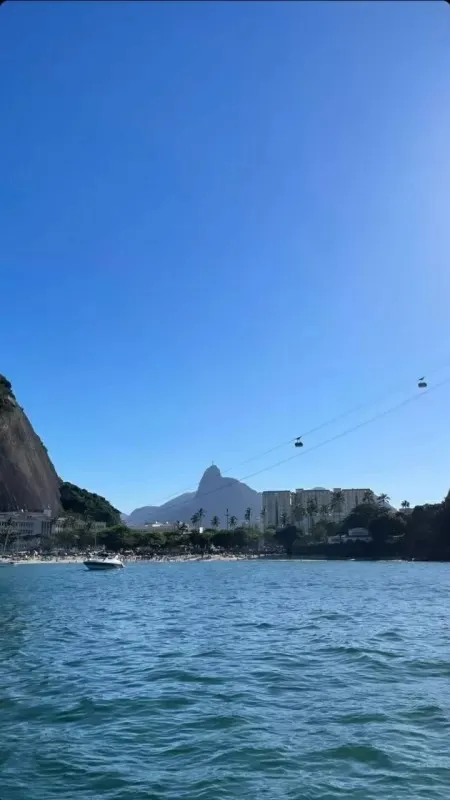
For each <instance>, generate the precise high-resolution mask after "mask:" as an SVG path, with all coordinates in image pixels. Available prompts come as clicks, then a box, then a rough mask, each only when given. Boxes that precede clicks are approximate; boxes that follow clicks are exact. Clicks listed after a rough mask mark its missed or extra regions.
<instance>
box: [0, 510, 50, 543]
mask: <svg viewBox="0 0 450 800" xmlns="http://www.w3.org/2000/svg"><path fill="white" fill-rule="evenodd" d="M51 532H52V512H51V509H50V508H46V509H45V511H42V512H41V511H37V512H33V511H1V512H0V548H4V549H5V550H7V549H10V548H11V547H13V548H14V549H20V548H21V547H32V546H36V544H38V543H39V541H40V540H41V539H42V537H44V536H50V534H51ZM9 540H10V544H9Z"/></svg>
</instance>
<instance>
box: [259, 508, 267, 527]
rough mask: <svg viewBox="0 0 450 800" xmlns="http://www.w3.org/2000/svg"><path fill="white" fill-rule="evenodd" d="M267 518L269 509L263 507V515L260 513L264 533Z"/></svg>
mask: <svg viewBox="0 0 450 800" xmlns="http://www.w3.org/2000/svg"><path fill="white" fill-rule="evenodd" d="M266 516H267V509H266V507H265V506H263V507H262V509H261V513H260V517H261V522H262V527H263V533H264V532H265V530H266Z"/></svg>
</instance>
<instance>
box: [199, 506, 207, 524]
mask: <svg viewBox="0 0 450 800" xmlns="http://www.w3.org/2000/svg"><path fill="white" fill-rule="evenodd" d="M205 515H206V511H205V509H204V508H199V510H198V511H197V516H198V526H199V528H201V527H202V522H203V520H204V519H205Z"/></svg>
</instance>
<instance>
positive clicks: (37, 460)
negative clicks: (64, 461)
mask: <svg viewBox="0 0 450 800" xmlns="http://www.w3.org/2000/svg"><path fill="white" fill-rule="evenodd" d="M59 483H60V482H59V478H58V476H57V474H56V471H55V468H54V466H53V464H52V462H51V461H50V458H49V456H48V453H47V450H46V448H45V447H44V445H43V444H42V442H41V440H40V439H39V436H37V434H36V433H35V432H34V430H33V427H32V425H31V423H30V421H29V419H28V417H27V416H26V414H25V413H24V411H23V409H22V408H21V407H20V406H19V405H18V403H17V401H16V399H15V397H14V394H13V391H12V388H11V384H10V383H9V381H8V380H7V379H6V378H4V377H3V375H0V511H17V510H19V509H22V508H23V509H26V510H28V511H42V510H43V509H44V508H46V507H47V506H50V508H51V509H52V512H53V513H55V512H58V511H59V510H60V508H61V503H60V496H59Z"/></svg>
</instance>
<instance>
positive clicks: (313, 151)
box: [0, 0, 450, 511]
mask: <svg viewBox="0 0 450 800" xmlns="http://www.w3.org/2000/svg"><path fill="white" fill-rule="evenodd" d="M449 98H450V8H449V7H448V6H447V5H446V4H445V3H444V2H410V3H408V2H399V3H395V2H389V3H371V2H364V3H356V2H349V3H339V2H334V3H331V2H330V3H326V2H323V3H319V2H315V3H313V2H311V3H308V2H305V3H295V2H289V3H283V2H276V3H270V2H263V3H258V2H252V3H245V2H236V3H231V2H230V3H215V2H209V3H201V2H199V3H189V2H182V3H176V2H172V3H132V2H128V3H118V2H113V3H109V2H101V3H94V2H90V3H87V2H86V3H81V2H72V3H70V2H67V3H55V2H52V3H39V2H30V3H27V2H20V3H19V2H11V0H9V1H8V2H7V3H6V4H5V5H3V6H2V7H1V8H0V119H1V125H0V289H1V297H2V302H1V311H0V334H1V359H0V371H1V372H3V373H5V374H6V375H7V376H8V377H9V378H10V380H11V381H12V382H13V386H14V389H15V391H16V394H17V396H18V398H19V400H20V402H21V404H22V405H23V406H24V407H25V410H26V411H27V413H28V415H29V416H30V418H31V421H32V423H33V425H34V426H35V428H36V430H37V432H38V433H39V434H40V436H41V437H42V438H43V440H44V441H45V443H46V444H47V446H48V449H49V452H50V455H51V457H52V459H53V461H54V463H55V465H56V468H57V470H58V472H59V474H60V475H61V476H62V477H63V478H64V479H66V480H71V481H73V482H75V483H77V484H80V485H82V486H84V487H86V488H88V489H91V490H93V491H97V492H98V493H100V494H104V495H106V496H107V497H108V499H110V500H111V501H112V502H113V503H114V504H115V505H117V506H119V507H120V508H121V509H122V510H123V511H130V510H132V509H133V508H134V507H136V506H138V505H144V504H148V503H156V502H160V501H163V500H164V499H167V497H168V496H170V495H172V494H174V493H178V492H179V491H181V490H184V489H186V488H188V487H191V486H194V485H195V484H196V483H197V481H198V480H199V478H200V476H201V473H202V472H203V470H204V469H205V468H206V467H207V466H208V465H209V464H210V463H211V461H213V460H214V462H215V463H216V464H218V466H219V467H221V468H222V470H226V469H227V468H229V467H231V468H232V474H234V476H235V477H241V476H245V475H248V474H249V473H251V472H256V471H258V470H259V469H261V468H263V467H265V466H267V465H270V464H272V463H274V462H276V461H279V460H283V459H284V458H289V457H290V456H291V455H294V454H295V451H294V448H293V447H292V445H288V446H286V447H285V448H280V449H279V450H278V451H276V452H275V453H273V454H269V455H267V456H264V457H262V458H260V459H255V460H254V461H252V462H251V463H250V464H247V465H245V466H238V465H239V464H240V463H241V462H242V461H245V460H246V459H248V458H250V457H252V456H254V455H257V454H259V453H261V452H264V451H265V450H267V449H269V448H271V447H272V446H275V445H277V444H278V443H280V442H283V441H286V440H288V439H290V438H291V437H293V436H296V435H299V434H301V433H304V432H305V431H308V430H309V429H311V428H314V427H316V426H318V425H320V424H321V423H323V422H325V421H326V420H328V419H330V418H332V417H335V416H336V415H338V414H340V413H342V412H345V411H346V410H348V409H350V408H351V407H353V406H355V405H358V404H363V405H364V404H366V403H367V404H369V402H370V401H371V400H374V399H375V400H376V399H377V398H378V401H379V402H377V403H375V404H374V405H373V406H372V407H370V408H365V409H364V410H363V411H361V412H359V413H358V414H356V415H353V416H350V417H348V418H346V419H343V420H341V421H339V422H338V423H335V424H334V425H331V426H329V427H328V428H324V429H323V430H321V431H320V432H316V433H314V434H311V435H310V436H309V437H308V436H307V437H306V438H305V448H304V451H302V454H301V455H300V456H299V457H298V458H296V459H293V460H291V461H289V462H286V463H285V464H281V465H280V466H278V467H276V468H274V469H272V470H270V471H267V472H263V473H261V474H260V475H255V476H254V477H253V478H251V479H249V483H250V484H251V485H252V486H254V488H257V489H270V488H275V489H277V488H278V489H281V488H296V487H309V486H315V485H322V486H330V487H333V486H341V487H352V486H354V487H358V486H363V487H365V486H369V487H371V488H373V489H374V490H375V491H378V492H381V491H385V492H387V493H388V494H389V495H390V496H391V497H392V499H393V501H396V502H399V501H400V500H402V499H403V498H408V499H410V500H411V502H422V501H426V500H430V501H435V500H438V499H440V498H441V496H442V495H443V494H444V493H445V492H446V491H447V489H448V487H449V485H450V469H449V467H450V456H449V453H450V426H449V425H448V417H449V405H450V384H447V385H444V386H443V387H442V388H440V389H437V390H436V391H433V392H432V393H430V394H429V395H428V396H424V397H422V398H420V399H419V400H418V402H412V403H411V404H410V405H407V406H405V407H404V408H402V409H400V410H398V411H397V412H396V413H393V414H391V415H387V416H385V417H382V418H380V419H379V420H378V421H376V422H374V423H373V424H371V425H368V426H367V427H364V428H361V429H360V430H359V431H356V432H354V433H352V434H350V435H348V436H343V437H342V438H340V439H338V440H336V441H335V442H330V443H329V444H327V445H325V446H323V447H321V448H319V449H317V451H315V450H313V451H312V452H311V453H310V455H308V453H307V446H310V447H313V446H315V445H316V444H317V443H320V442H321V441H326V440H327V439H329V438H330V437H332V436H334V435H336V434H338V433H340V432H343V431H345V430H346V429H347V428H349V427H352V426H354V425H355V424H358V422H360V421H362V420H364V419H367V418H368V417H371V416H373V415H375V414H377V413H378V412H379V411H382V410H383V409H387V408H389V407H390V406H391V405H394V404H395V403H396V402H398V400H401V399H402V398H403V397H408V396H409V395H412V394H413V393H414V391H415V380H416V378H417V377H419V376H420V375H421V374H423V373H427V374H429V373H431V372H432V370H433V369H434V368H436V367H441V366H442V365H445V364H446V365H447V366H446V369H445V368H444V369H442V370H440V371H438V372H436V373H434V374H433V375H431V374H430V386H432V385H433V384H434V383H436V382H439V381H441V380H443V379H445V378H446V377H448V376H450V335H449V334H450V314H449V292H450V271H449V265H450V259H449V256H450V221H449V213H450V212H449V194H448V193H449V186H450V155H449V153H450V151H449V144H448V143H449V141H450V101H449ZM396 387H397V388H399V394H397V395H396V394H394V395H393V394H392V391H393V389H395V388H396ZM417 391H418V390H417Z"/></svg>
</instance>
